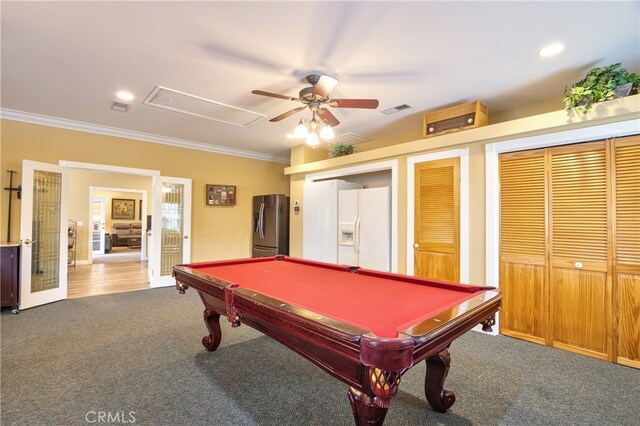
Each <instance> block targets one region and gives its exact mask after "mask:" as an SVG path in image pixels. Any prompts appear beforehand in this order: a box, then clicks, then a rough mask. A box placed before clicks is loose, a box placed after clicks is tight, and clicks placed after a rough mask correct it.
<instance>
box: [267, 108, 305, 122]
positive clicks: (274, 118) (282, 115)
mask: <svg viewBox="0 0 640 426" xmlns="http://www.w3.org/2000/svg"><path fill="white" fill-rule="evenodd" d="M306 107H307V106H306V105H305V106H301V107H298V108H294V109H292V110H291V111H287V112H285V113H284V114H280V115H279V116H277V117H273V118H272V119H271V120H269V121H272V122H276V121H280V120H284V119H285V118H287V117H290V116H292V115H293V114H296V113H298V112H300V111H302V110H303V109H305V108H306Z"/></svg>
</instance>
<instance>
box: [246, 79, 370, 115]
mask: <svg viewBox="0 0 640 426" xmlns="http://www.w3.org/2000/svg"><path fill="white" fill-rule="evenodd" d="M306 80H307V81H308V82H309V84H311V86H310V87H305V88H304V89H302V90H300V94H299V95H298V97H297V98H292V97H291V96H286V95H279V94H277V93H271V92H265V91H263V90H252V91H251V93H253V94H254V95H261V96H269V97H272V98H277V99H285V100H288V101H299V102H302V103H303V104H304V106H301V107H298V108H294V109H292V110H290V111H287V112H285V113H284V114H280V115H279V116H277V117H273V118H272V119H271V120H269V121H272V122H276V121H280V120H284V119H285V118H287V117H290V116H292V115H294V114H296V113H298V112H300V111H302V110H304V109H305V108H307V107H308V108H309V109H310V110H311V111H312V112H313V114H314V118H315V115H316V114H317V115H318V117H320V118H321V119H322V120H324V121H325V122H326V124H328V125H329V126H331V127H335V126H337V125H338V124H340V121H338V119H337V118H336V117H335V116H334V115H333V114H332V113H331V111H329V110H328V109H326V108H322V107H321V106H323V105H328V106H330V107H333V108H366V109H376V108H378V104H379V102H378V100H377V99H331V98H329V93H331V91H332V90H333V89H334V88H335V87H336V85H337V84H338V80H336V79H335V78H333V77H331V76H328V75H324V74H310V75H308V76H307V77H306Z"/></svg>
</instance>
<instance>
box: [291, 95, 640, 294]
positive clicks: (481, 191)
mask: <svg viewBox="0 0 640 426" xmlns="http://www.w3.org/2000/svg"><path fill="white" fill-rule="evenodd" d="M506 116H507V115H506V114H505V117H506ZM513 116H517V114H515V113H514V114H513ZM638 118H640V95H637V96H629V97H626V98H623V99H616V100H613V101H609V102H606V103H603V104H600V105H598V106H597V107H596V108H594V110H592V111H591V112H590V113H589V114H587V115H582V114H567V113H566V112H565V111H555V112H552V113H545V114H541V115H536V116H531V117H526V118H519V119H516V120H511V121H505V122H502V123H497V124H495V125H489V126H485V127H481V128H478V129H473V130H467V131H462V132H458V133H452V134H447V135H442V136H437V137H433V138H429V139H419V140H413V141H410V142H406V143H398V144H392V145H388V146H383V147H380V148H377V149H371V150H366V151H364V150H363V151H359V152H357V153H356V154H352V155H349V156H344V157H339V158H334V159H329V160H322V161H316V162H312V163H307V164H293V163H292V165H291V166H290V167H288V168H286V169H285V173H286V174H288V175H289V176H290V187H291V193H290V195H291V200H296V199H297V200H300V203H301V213H300V214H299V215H296V216H294V217H292V220H291V228H290V248H291V249H290V252H291V256H301V255H302V239H303V235H302V216H303V214H304V200H303V196H302V195H303V183H304V180H305V176H306V175H307V174H309V173H317V172H320V171H326V170H332V169H340V168H344V167H352V166H354V165H361V164H371V163H376V162H379V161H387V160H391V159H397V160H398V165H399V167H398V181H399V182H398V186H399V188H398V206H397V208H398V227H397V229H396V232H397V235H398V253H397V255H398V272H400V273H405V272H406V270H407V269H406V262H407V247H408V244H409V243H412V242H413V241H412V240H411V241H409V242H407V208H413V207H408V206H407V158H408V157H410V156H415V155H422V154H426V153H434V152H438V151H446V150H450V149H453V148H456V149H457V148H465V147H468V148H469V185H470V187H469V212H470V219H469V228H470V229H469V246H470V247H469V252H470V259H469V261H470V264H469V281H470V282H471V283H476V284H484V283H485V277H486V274H485V268H486V261H485V260H486V238H485V223H486V217H485V196H486V195H485V185H486V183H485V146H486V144H488V143H494V142H499V141H504V140H512V139H516V138H522V137H528V136H535V135H543V134H550V133H555V132H561V131H565V130H574V129H583V128H588V127H591V126H596V125H601V124H607V123H615V122H620V121H626V120H631V119H638ZM639 131H640V129H639ZM411 238H412V237H411ZM487 284H491V283H487Z"/></svg>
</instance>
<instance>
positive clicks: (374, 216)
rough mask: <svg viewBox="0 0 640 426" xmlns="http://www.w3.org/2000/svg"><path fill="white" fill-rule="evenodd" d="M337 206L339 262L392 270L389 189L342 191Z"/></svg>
mask: <svg viewBox="0 0 640 426" xmlns="http://www.w3.org/2000/svg"><path fill="white" fill-rule="evenodd" d="M338 206H339V208H338V263H339V264H343V265H350V266H360V267H362V268H366V269H373V270H376V271H384V272H389V271H390V270H391V231H390V230H391V226H390V224H391V211H390V210H391V202H390V199H389V188H388V187H384V188H368V189H352V190H342V191H339V193H338Z"/></svg>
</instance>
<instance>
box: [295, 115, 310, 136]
mask: <svg viewBox="0 0 640 426" xmlns="http://www.w3.org/2000/svg"><path fill="white" fill-rule="evenodd" d="M308 134H309V130H308V129H307V126H306V125H305V123H304V120H303V119H302V118H301V119H300V122H299V123H298V125H297V126H296V128H295V130H294V131H293V136H294V137H295V138H296V139H304V138H306V137H307V135H308Z"/></svg>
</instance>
